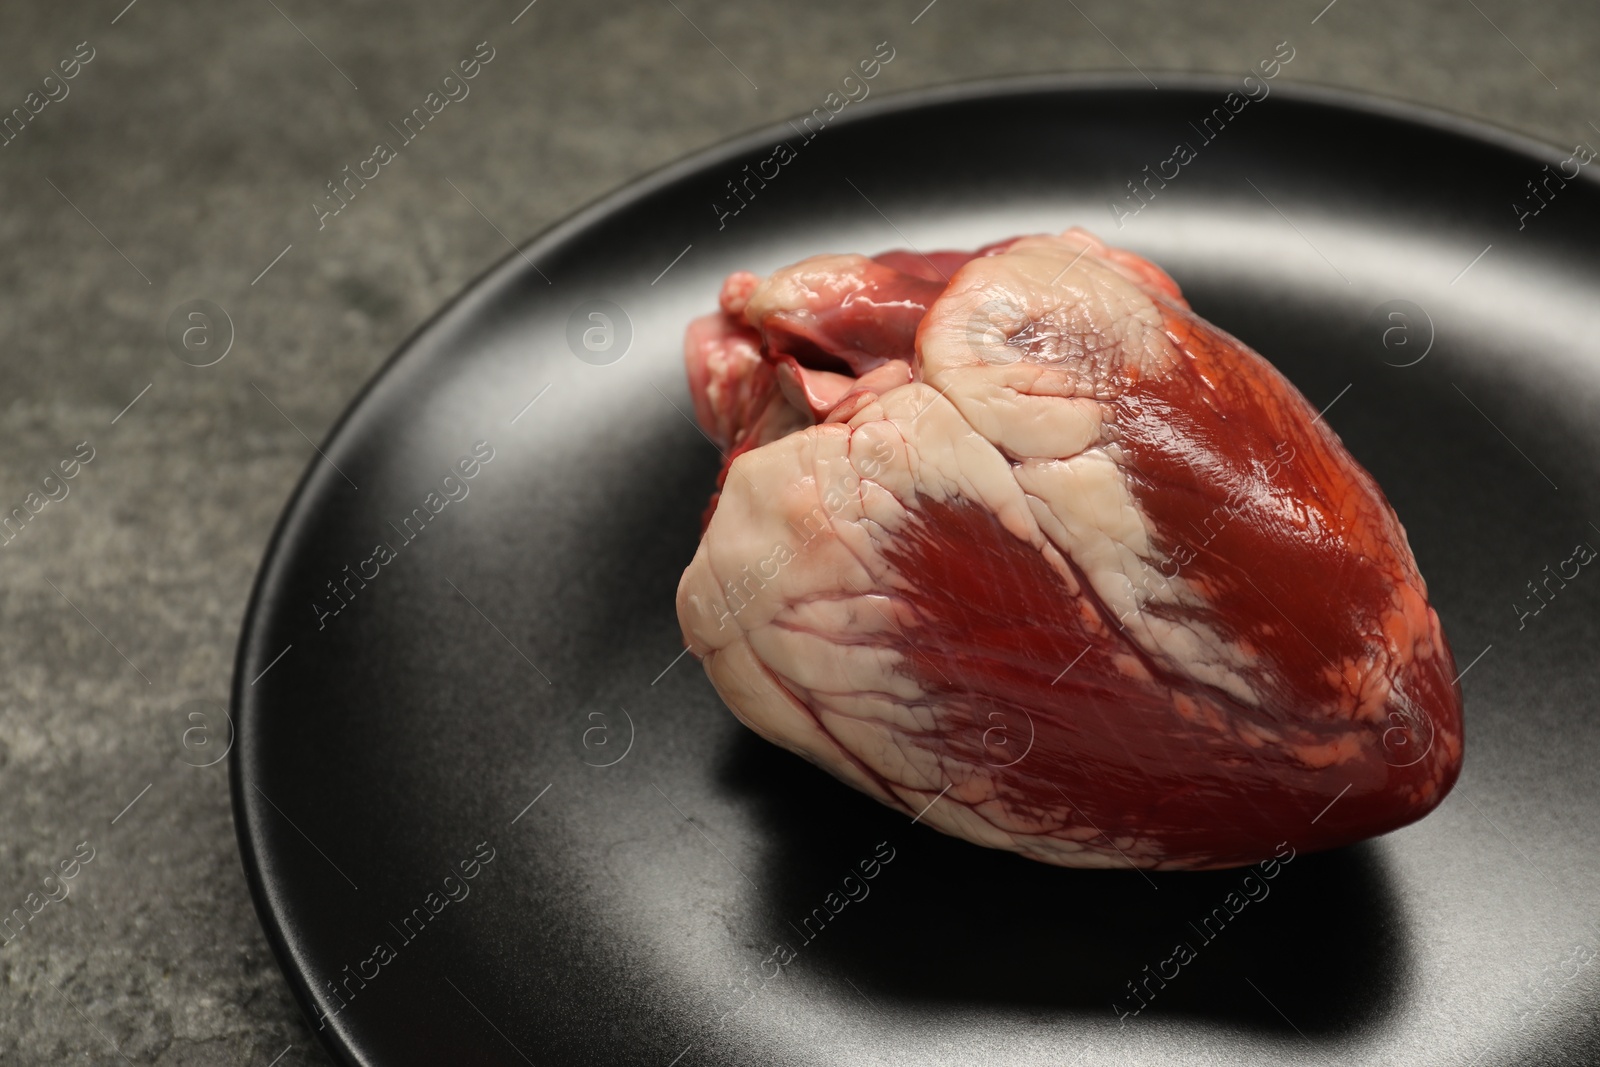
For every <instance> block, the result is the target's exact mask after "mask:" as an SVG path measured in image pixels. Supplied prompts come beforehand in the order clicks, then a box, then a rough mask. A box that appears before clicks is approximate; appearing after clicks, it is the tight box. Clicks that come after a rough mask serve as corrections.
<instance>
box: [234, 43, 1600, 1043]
mask: <svg viewBox="0 0 1600 1067" xmlns="http://www.w3.org/2000/svg"><path fill="white" fill-rule="evenodd" d="M1152 75H1153V76H1154V77H1157V78H1160V79H1161V82H1162V84H1161V87H1162V88H1168V89H1181V90H1186V91H1210V92H1216V93H1219V94H1223V93H1226V92H1228V91H1230V90H1235V89H1236V88H1237V84H1238V82H1239V80H1240V78H1241V75H1237V74H1226V73H1216V72H1192V71H1190V72H1185V71H1154V72H1152ZM1150 85H1151V82H1150V80H1149V79H1147V78H1146V77H1145V76H1143V75H1142V74H1137V73H1128V72H1121V71H1072V72H1045V73H1032V74H1019V75H1005V76H1000V77H990V78H981V79H970V80H963V81H956V82H948V83H941V84H938V85H930V86H920V87H916V88H911V89H904V90H899V91H896V92H893V93H887V94H885V95H884V96H882V97H881V98H878V99H876V100H873V101H864V102H862V103H861V105H860V106H859V107H857V108H852V109H851V112H850V114H848V115H841V116H839V117H838V118H836V119H835V120H834V122H835V123H837V124H838V125H855V124H859V123H861V122H866V121H872V120H877V119H880V118H884V117H887V116H892V115H897V114H902V113H905V112H912V111H917V110H921V109H923V108H927V107H934V106H939V105H942V104H952V103H977V102H981V101H985V100H993V99H997V98H1001V97H1008V96H1026V95H1037V94H1057V93H1073V92H1081V93H1097V92H1132V93H1151V92H1155V91H1156V90H1155V89H1152V88H1150ZM1273 93H1274V94H1278V93H1282V94H1283V95H1284V96H1285V97H1286V98H1287V99H1288V100H1289V101H1291V102H1292V103H1295V104H1299V105H1302V106H1312V107H1322V108H1327V109H1329V110H1333V111H1341V112H1345V113H1347V114H1352V115H1356V116H1360V117H1364V118H1377V119H1385V120H1390V121H1396V122H1401V123H1407V124H1410V125H1414V126H1418V127H1421V128H1423V129H1426V130H1431V131H1433V132H1438V133H1445V134H1450V135H1453V136H1456V137H1460V138H1463V139H1466V140H1471V141H1476V142H1479V143H1480V144H1483V145H1487V146H1490V147H1493V148H1497V149H1500V150H1502V151H1507V152H1511V153H1513V154H1516V155H1520V156H1523V157H1525V158H1527V159H1528V160H1529V161H1530V162H1534V163H1538V164H1545V163H1550V162H1553V161H1554V160H1556V159H1559V158H1564V155H1563V154H1564V153H1565V151H1566V150H1565V149H1562V148H1560V147H1559V146H1557V145H1556V144H1555V143H1554V142H1551V141H1545V140H1543V139H1541V138H1539V137H1535V136H1533V135H1531V134H1526V133H1522V132H1520V131H1517V130H1514V129H1511V128H1509V127H1505V126H1500V125H1497V124H1496V123H1494V122H1491V121H1488V120H1485V119H1481V118H1477V117H1474V116H1468V115H1465V114H1461V113H1458V112H1454V111H1450V110H1447V109H1445V108H1441V107H1437V106H1434V105H1432V104H1423V103H1417V102H1414V101H1409V100H1404V99H1401V98H1398V97H1388V96H1382V95H1379V94H1376V93H1368V92H1365V91H1362V90H1357V89H1349V88H1345V87H1342V86H1334V85H1328V84H1325V83H1320V82H1314V81H1299V80H1294V81H1284V82H1280V83H1279V84H1278V85H1276V86H1274V88H1273ZM794 117H798V115H796V116H794ZM789 131H790V127H789V125H788V120H786V119H780V120H778V121H776V122H772V123H768V124H765V125H762V126H760V127H757V128H754V129H751V130H748V131H746V132H743V133H739V134H735V135H733V136H731V137H727V138H724V139H722V140H719V141H715V142H712V143H711V144H708V145H706V146H704V147H702V148H698V149H695V150H693V151H691V152H689V153H688V154H686V155H684V156H682V157H679V158H677V159H674V160H671V161H669V162H667V163H664V164H661V165H659V166H656V167H654V168H652V169H650V170H647V171H645V172H643V173H642V174H640V175H638V176H637V177H634V178H632V179H630V180H628V181H626V182H625V183H623V184H622V185H620V186H617V187H616V188H613V189H611V190H609V191H607V192H605V193H602V194H600V195H599V196H597V197H595V198H594V199H592V200H590V201H588V202H587V203H585V204H583V205H582V206H580V207H578V208H577V209H576V210H574V211H572V212H571V213H570V214H568V215H565V216H563V217H562V218H560V219H558V220H556V221H555V222H553V223H551V224H550V225H549V226H546V227H545V228H543V229H542V230H539V231H537V232H536V233H535V234H534V236H533V237H531V238H529V239H528V240H525V241H522V242H520V250H518V251H512V252H508V253H506V254H505V255H503V256H501V257H500V258H499V259H497V260H494V261H492V262H491V263H490V264H489V265H488V266H486V267H485V268H484V269H482V270H481V271H480V272H479V273H477V274H476V275H474V276H472V277H471V278H470V279H469V280H467V281H466V282H465V283H463V284H462V286H461V287H460V288H459V289H458V290H457V291H456V292H455V293H454V294H453V295H451V296H450V297H449V298H448V299H447V300H446V301H445V302H444V303H443V304H441V305H440V306H439V308H438V309H437V310H435V311H434V312H433V313H432V314H430V315H429V316H428V317H427V318H425V319H424V320H423V321H422V322H421V323H419V324H418V325H417V326H416V327H415V328H414V329H413V330H412V331H411V332H410V333H408V334H407V335H406V336H405V338H404V339H403V340H401V341H400V343H399V344H398V345H397V346H396V347H395V349H394V351H393V352H392V353H390V355H389V356H388V357H387V358H386V359H385V360H384V361H383V363H382V364H380V365H379V366H378V368H377V369H376V370H374V371H373V372H372V374H371V375H370V376H369V377H368V378H367V380H366V381H365V382H364V383H363V384H362V385H361V387H360V388H359V389H358V390H357V391H356V392H355V393H354V394H353V395H352V396H351V398H350V400H349V401H348V403H347V404H346V405H345V407H344V409H343V410H342V411H341V412H340V414H339V416H338V417H337V418H336V419H335V420H334V421H333V423H332V424H331V425H330V426H329V428H328V430H327V432H326V433H325V434H324V435H323V437H322V439H321V441H320V442H319V444H318V445H317V452H316V454H314V455H313V456H312V457H311V458H310V459H309V460H308V461H307V463H306V465H305V468H304V469H303V470H302V471H301V473H300V476H299V477H298V478H297V479H296V481H295V484H294V487H293V488H292V489H291V490H290V492H289V495H288V497H287V498H286V499H285V501H284V503H283V505H282V508H281V509H280V511H279V513H278V517H277V519H276V520H275V521H274V523H273V526H272V530H271V533H270V534H269V536H268V538H267V541H266V544H265V547H264V548H263V550H262V555H261V562H260V564H259V565H258V567H257V569H256V573H255V577H254V579H253V580H252V582H251V586H250V593H249V596H248V598H247V599H246V602H245V607H244V612H243V615H242V618H241V620H240V624H239V637H238V641H237V644H236V646H235V653H234V662H233V673H232V679H231V682H230V685H229V699H228V714H229V715H230V716H231V719H232V729H233V737H234V744H233V746H232V748H231V749H230V751H229V753H228V792H229V806H230V808H231V811H232V816H233V824H234V835H235V838H236V840H237V843H238V847H239V859H240V864H241V866H242V867H243V870H244V875H245V884H246V886H247V888H248V890H249V893H250V900H251V904H252V906H253V908H254V910H255V913H256V918H257V920H258V921H259V922H260V924H261V929H262V933H263V934H264V935H265V937H266V940H267V944H268V946H269V947H270V948H271V950H272V955H273V959H274V961H275V962H276V963H277V965H278V969H279V971H280V972H281V973H282V974H283V977H284V980H285V981H286V982H287V984H288V986H289V989H290V991H291V993H292V994H293V996H294V999H295V1003H296V1005H297V1006H298V1007H299V1009H300V1012H301V1016H302V1021H303V1022H304V1023H305V1025H306V1026H307V1028H308V1029H310V1030H311V1031H312V1033H313V1034H314V1035H315V1036H316V1037H317V1038H318V1040H319V1042H320V1043H321V1045H322V1046H323V1048H324V1049H325V1050H327V1052H328V1053H329V1054H330V1055H331V1056H332V1057H333V1059H334V1060H335V1061H337V1062H338V1063H341V1064H345V1065H357V1067H359V1065H363V1064H366V1063H368V1062H369V1061H367V1060H364V1059H363V1058H361V1057H360V1056H358V1055H357V1053H356V1051H355V1050H354V1049H353V1048H350V1047H348V1046H347V1045H346V1043H345V1042H344V1041H343V1040H342V1038H341V1037H340V1034H339V1030H338V1029H337V1028H336V1027H323V1028H321V1029H318V1028H316V1027H315V1026H314V1023H315V1020H316V1017H317V1016H316V1011H315V1007H316V1002H315V999H314V998H313V996H312V990H311V985H310V980H309V978H308V976H307V975H305V974H304V973H302V971H301V969H300V968H299V967H298V966H297V964H296V956H297V953H296V952H295V951H294V948H293V940H294V938H293V935H292V934H291V933H290V929H289V925H288V924H287V923H286V922H285V921H284V919H283V916H281V915H280V914H279V912H278V911H277V910H276V909H275V906H274V893H273V892H272V891H271V887H270V886H269V885H268V884H267V881H266V879H265V878H264V876H263V874H262V869H261V855H262V853H263V852H265V849H264V847H263V846H262V844H261V842H259V841H258V840H257V829H258V827H257V826H255V825H253V824H252V823H251V817H250V813H249V808H248V806H247V804H246V800H247V794H246V790H247V789H248V788H250V787H251V786H252V785H254V781H253V780H251V781H247V780H246V779H247V776H248V775H249V773H250V772H249V769H248V768H247V766H246V762H245V759H244V755H243V753H244V748H245V746H246V744H247V743H248V740H249V738H250V737H251V735H252V734H253V733H254V731H255V723H256V720H257V719H258V717H259V716H260V714H261V713H262V710H263V709H262V708H261V707H260V704H259V702H252V700H251V693H250V687H251V685H253V683H246V682H245V678H246V677H248V676H249V674H250V673H251V672H252V671H256V670H257V669H258V668H259V667H260V666H261V664H262V662H263V660H264V654H263V652H262V651H260V650H258V649H257V647H256V645H257V638H258V635H259V633H260V631H261V630H263V629H264V628H265V625H264V624H265V620H266V619H268V618H269V617H272V616H273V615H274V614H275V604H274V603H273V601H274V592H273V589H274V587H275V585H276V582H275V578H276V575H277V572H278V570H279V569H280V568H281V566H282V565H283V563H284V559H285V557H284V549H285V545H286V544H287V542H288V541H289V540H290V536H291V531H292V530H294V529H295V528H296V527H297V526H299V525H300V524H302V523H304V521H305V520H306V517H307V512H306V509H307V508H308V507H309V506H310V505H309V501H310V498H311V496H312V490H313V487H314V486H315V484H316V481H317V479H318V478H319V476H320V477H323V478H328V477H331V475H326V474H323V473H322V459H321V453H323V452H327V451H328V450H329V449H331V448H332V447H334V445H335V443H336V442H337V441H338V440H339V438H340V437H341V436H343V435H344V434H345V433H346V432H347V431H348V429H349V427H350V425H351V423H352V422H353V420H354V418H355V415H356V413H357V412H358V411H359V410H360V409H361V408H362V407H363V406H364V405H365V404H366V403H367V401H368V400H369V398H370V397H371V396H372V394H373V393H374V392H376V390H377V389H378V387H379V385H380V384H381V383H382V382H383V381H384V380H385V379H386V378H388V377H389V376H390V375H391V374H392V373H393V372H394V370H395V368H396V367H397V366H398V365H399V364H400V363H401V361H402V360H404V359H405V358H406V357H407V356H409V355H410V354H412V353H413V351H415V350H416V349H418V348H419V347H421V346H422V345H423V343H424V342H426V341H427V339H428V338H430V337H431V336H432V335H433V334H435V333H438V332H440V331H441V330H444V329H446V328H447V327H448V326H449V325H450V323H451V321H452V320H453V319H454V318H456V317H458V316H460V315H462V314H465V313H466V312H467V311H469V310H470V305H471V304H472V303H473V302H474V301H475V300H477V299H481V298H486V297H487V296H488V295H490V294H492V293H494V292H497V291H499V290H502V289H504V288H505V287H507V286H509V285H512V284H514V283H515V282H516V281H517V280H518V279H519V278H521V277H522V276H524V275H526V274H529V273H531V271H532V268H531V267H530V265H529V262H528V261H529V260H530V259H536V258H538V257H539V256H540V255H542V254H543V253H545V252H547V251H550V250H553V249H555V248H557V247H559V246H560V245H562V244H564V243H565V242H567V241H568V240H570V239H572V238H573V237H575V236H577V235H578V234H580V233H582V232H583V231H584V230H586V229H588V228H589V227H591V226H592V225H593V224H595V223H596V222H598V221H600V220H602V219H604V218H605V217H607V216H609V215H612V214H614V213H616V212H618V211H620V210H623V209H625V208H626V207H628V206H629V205H631V204H633V203H635V202H637V201H640V200H643V199H645V198H647V197H649V196H651V195H653V194H655V193H656V192H658V191H659V190H661V189H663V188H665V187H667V186H670V185H672V184H673V183H675V182H677V181H678V180H680V179H682V178H685V177H688V176H690V175H693V174H695V173H699V172H704V171H708V170H711V169H712V168H714V167H716V166H717V165H719V164H722V163H726V162H728V161H730V160H733V159H738V158H741V157H743V156H745V155H747V154H749V153H751V152H753V151H757V150H759V149H762V148H765V147H767V146H768V145H769V144H770V143H771V142H772V141H773V140H774V139H777V140H782V139H783V138H784V137H785V136H787V134H788V132H789ZM1552 153H1554V155H1553V156H1552ZM1580 178H1584V179H1587V180H1588V182H1591V183H1594V184H1597V185H1600V176H1597V175H1589V174H1587V173H1584V174H1581V175H1580ZM247 724H249V725H247ZM263 795H265V794H263Z"/></svg>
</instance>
